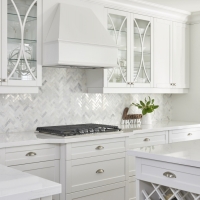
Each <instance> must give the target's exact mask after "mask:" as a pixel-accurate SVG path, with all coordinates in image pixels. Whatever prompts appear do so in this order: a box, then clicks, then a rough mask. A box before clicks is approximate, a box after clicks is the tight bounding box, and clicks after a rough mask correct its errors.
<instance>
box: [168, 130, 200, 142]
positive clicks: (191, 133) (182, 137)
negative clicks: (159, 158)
mask: <svg viewBox="0 0 200 200" xmlns="http://www.w3.org/2000/svg"><path fill="white" fill-rule="evenodd" d="M197 139H200V128H191V129H181V130H173V131H170V132H169V143H174V142H182V141H189V140H197Z"/></svg>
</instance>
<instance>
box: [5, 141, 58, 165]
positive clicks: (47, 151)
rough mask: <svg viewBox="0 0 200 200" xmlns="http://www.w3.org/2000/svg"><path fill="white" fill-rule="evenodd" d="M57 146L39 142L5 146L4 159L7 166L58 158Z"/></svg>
mask: <svg viewBox="0 0 200 200" xmlns="http://www.w3.org/2000/svg"><path fill="white" fill-rule="evenodd" d="M59 156H60V155H59V146H58V145H53V144H40V145H30V146H22V147H11V148H6V152H5V161H6V165H7V166H11V165H23V164H28V163H34V162H44V161H48V160H56V159H59Z"/></svg>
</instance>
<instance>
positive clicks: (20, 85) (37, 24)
mask: <svg viewBox="0 0 200 200" xmlns="http://www.w3.org/2000/svg"><path fill="white" fill-rule="evenodd" d="M1 2H2V4H1V6H2V8H1V11H2V18H1V24H2V26H1V27H2V31H1V33H2V36H1V43H2V44H1V50H2V55H1V70H0V71H1V74H0V80H1V86H0V93H9V92H11V93H12V92H14V93H16V92H19V93H21V92H25V93H27V92H28V93H31V92H37V86H40V85H41V80H42V72H41V31H42V25H41V24H42V18H41V16H42V13H41V12H42V9H41V8H42V6H41V4H42V1H37V0H5V1H1Z"/></svg>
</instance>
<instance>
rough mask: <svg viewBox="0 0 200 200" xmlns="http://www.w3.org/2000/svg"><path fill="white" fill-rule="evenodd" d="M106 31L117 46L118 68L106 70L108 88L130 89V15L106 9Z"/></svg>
mask: <svg viewBox="0 0 200 200" xmlns="http://www.w3.org/2000/svg"><path fill="white" fill-rule="evenodd" d="M107 30H108V32H109V34H110V35H111V37H112V39H113V40H114V41H115V43H116V44H117V46H118V60H117V63H118V66H119V67H116V68H114V69H108V70H106V73H107V76H106V77H107V80H106V81H107V85H108V87H130V84H129V83H130V14H129V13H127V12H122V11H117V10H112V9H108V10H107Z"/></svg>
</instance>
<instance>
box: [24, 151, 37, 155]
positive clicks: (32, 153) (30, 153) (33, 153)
mask: <svg viewBox="0 0 200 200" xmlns="http://www.w3.org/2000/svg"><path fill="white" fill-rule="evenodd" d="M36 155H37V154H36V153H35V152H29V153H27V154H26V156H36Z"/></svg>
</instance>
